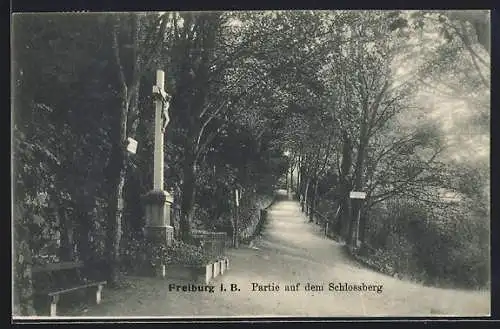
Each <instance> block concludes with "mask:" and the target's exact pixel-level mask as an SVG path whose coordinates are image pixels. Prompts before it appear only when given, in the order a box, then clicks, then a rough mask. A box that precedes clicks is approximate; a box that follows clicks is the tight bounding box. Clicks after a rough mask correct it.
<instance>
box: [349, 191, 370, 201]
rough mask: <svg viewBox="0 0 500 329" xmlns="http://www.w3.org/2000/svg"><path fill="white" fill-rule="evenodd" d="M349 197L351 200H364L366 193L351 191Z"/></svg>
mask: <svg viewBox="0 0 500 329" xmlns="http://www.w3.org/2000/svg"><path fill="white" fill-rule="evenodd" d="M349 197H350V198H351V199H365V198H366V192H355V191H351V193H350V194H349Z"/></svg>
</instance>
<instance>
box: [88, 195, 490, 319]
mask: <svg viewBox="0 0 500 329" xmlns="http://www.w3.org/2000/svg"><path fill="white" fill-rule="evenodd" d="M283 193H284V192H283V191H281V192H280V194H279V196H280V197H281V200H280V201H278V202H276V203H275V204H274V205H273V206H272V207H271V208H270V209H269V211H268V221H267V223H266V225H265V227H264V230H263V233H262V235H261V237H259V238H258V239H257V240H255V242H254V243H253V244H252V246H251V247H242V248H240V249H238V250H234V249H232V250H229V251H228V256H229V258H230V260H231V264H230V266H231V268H230V270H229V271H228V272H226V273H225V274H224V275H223V276H219V277H218V278H216V279H215V280H214V281H213V282H212V283H211V284H213V285H214V286H215V287H216V288H215V289H216V291H215V292H214V293H208V292H197V293H192V292H191V293H190V292H169V291H168V284H169V283H175V284H185V283H186V282H181V281H172V280H160V279H155V278H137V279H136V280H135V283H136V286H135V287H133V288H129V289H126V290H122V291H108V292H105V294H104V300H103V304H101V305H98V306H96V307H92V308H91V309H90V310H88V312H86V314H85V315H86V316H115V317H116V316H155V317H156V316H170V317H186V316H189V317H193V316H194V317H205V316H210V317H214V316H216V317H219V316H223V317H233V316H239V317H241V316H245V317H251V316H259V317H266V316H273V317H279V316H294V317H301V316H321V317H337V316H343V317H345V316H410V317H411V316H426V317H427V316H485V315H489V313H490V294H489V291H465V290H455V289H440V288H434V287H425V286H422V285H420V284H417V283H413V282H408V281H403V280H399V279H396V278H393V277H390V276H387V275H384V274H381V273H378V272H376V271H373V270H371V269H368V268H365V267H363V266H361V265H359V264H358V263H356V262H355V261H353V260H351V259H350V258H349V257H347V256H346V255H345V254H344V252H343V248H342V245H341V244H339V243H337V242H335V241H332V240H330V239H327V238H325V237H323V236H322V234H321V232H320V228H319V227H318V226H317V225H313V224H311V223H308V222H307V218H306V217H305V216H304V214H303V213H301V211H300V206H299V203H298V202H297V201H293V200H287V199H286V198H284V195H283ZM221 283H222V284H224V285H225V287H227V290H229V285H230V284H237V286H238V289H239V291H235V292H229V291H226V292H220V291H219V290H220V285H221ZM252 283H257V284H259V285H260V286H265V285H269V286H271V287H272V286H274V287H276V286H279V291H258V290H257V291H253V289H252V288H253V285H252ZM297 283H299V290H298V291H285V286H294V287H295V286H296V284H297ZM308 283H309V284H311V285H313V286H317V287H319V286H322V287H323V291H306V290H305V289H304V288H305V286H306V285H307V284H308ZM330 283H331V284H333V289H340V288H335V287H336V285H338V284H340V285H342V286H344V287H345V285H346V284H347V285H358V286H361V287H363V285H365V286H366V287H368V286H373V287H381V291H379V292H377V291H376V290H374V291H335V290H333V291H330V289H329V286H330ZM367 289H368V288H367ZM373 289H375V288H373ZM267 290H269V289H267ZM106 294H107V296H106ZM106 297H107V298H106Z"/></svg>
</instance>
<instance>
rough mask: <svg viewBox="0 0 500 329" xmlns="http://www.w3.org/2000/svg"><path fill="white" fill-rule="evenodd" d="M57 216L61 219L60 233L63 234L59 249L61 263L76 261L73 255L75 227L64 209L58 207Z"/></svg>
mask: <svg viewBox="0 0 500 329" xmlns="http://www.w3.org/2000/svg"><path fill="white" fill-rule="evenodd" d="M56 211H57V216H58V217H59V233H60V234H61V246H60V248H59V257H60V259H61V261H72V260H74V255H73V248H74V244H73V227H72V223H71V221H70V220H69V219H68V216H67V215H66V211H65V209H64V208H63V207H58V209H57V210H56Z"/></svg>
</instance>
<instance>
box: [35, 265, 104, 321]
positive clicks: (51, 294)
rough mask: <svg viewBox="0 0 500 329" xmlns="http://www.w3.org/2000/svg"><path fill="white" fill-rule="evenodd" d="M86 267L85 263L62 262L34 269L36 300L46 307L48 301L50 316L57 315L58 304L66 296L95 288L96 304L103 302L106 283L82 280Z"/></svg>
mask: <svg viewBox="0 0 500 329" xmlns="http://www.w3.org/2000/svg"><path fill="white" fill-rule="evenodd" d="M84 267H85V266H84V263H83V262H61V263H54V264H46V265H38V266H34V267H33V268H32V272H33V286H34V293H35V300H36V301H41V302H42V304H43V305H46V304H47V303H46V302H47V299H48V301H49V302H50V311H49V314H50V316H56V315H57V303H58V302H59V297H60V296H61V295H64V294H69V293H72V292H75V291H79V290H87V289H90V288H95V302H96V304H99V303H100V302H101V292H102V288H103V287H104V285H105V284H106V281H88V280H86V279H85V278H83V279H82V277H81V270H82V269H83V268H84Z"/></svg>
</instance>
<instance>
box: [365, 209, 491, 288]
mask: <svg viewBox="0 0 500 329" xmlns="http://www.w3.org/2000/svg"><path fill="white" fill-rule="evenodd" d="M384 208H385V209H384ZM384 208H378V209H374V210H373V211H372V212H371V214H370V221H369V225H368V228H369V229H368V231H369V232H368V233H367V239H368V240H367V242H368V243H369V245H370V246H371V248H370V250H367V249H366V248H365V249H364V250H362V251H361V253H360V255H361V256H362V257H363V258H364V259H365V260H366V261H367V262H368V263H370V265H372V266H375V267H377V268H378V269H380V270H381V271H382V272H385V273H388V274H396V273H397V274H398V275H400V276H405V277H409V278H411V279H414V280H417V281H422V282H424V283H427V284H433V285H458V286H463V287H484V286H486V285H488V284H489V255H488V254H489V248H488V245H489V244H488V226H487V221H485V219H482V218H478V217H474V215H473V214H470V213H466V212H465V211H463V210H462V211H453V209H454V208H453V206H452V205H450V207H449V208H448V209H445V210H443V211H441V212H440V211H436V210H434V211H432V212H431V211H430V210H428V209H427V208H426V207H425V205H422V204H418V203H412V202H409V201H408V200H396V201H394V202H390V203H387V204H386V205H385V207H384Z"/></svg>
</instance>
